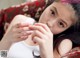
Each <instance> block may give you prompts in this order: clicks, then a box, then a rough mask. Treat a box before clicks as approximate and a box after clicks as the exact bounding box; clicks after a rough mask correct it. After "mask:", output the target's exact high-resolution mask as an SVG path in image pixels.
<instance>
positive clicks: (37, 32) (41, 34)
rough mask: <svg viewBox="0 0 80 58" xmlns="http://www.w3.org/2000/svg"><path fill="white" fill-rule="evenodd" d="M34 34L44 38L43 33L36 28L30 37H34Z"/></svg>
mask: <svg viewBox="0 0 80 58" xmlns="http://www.w3.org/2000/svg"><path fill="white" fill-rule="evenodd" d="M35 36H37V37H39V38H44V37H45V35H44V34H43V33H41V32H40V31H38V30H35V31H34V32H33V33H32V38H34V37H35Z"/></svg>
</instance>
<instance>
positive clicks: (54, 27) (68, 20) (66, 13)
mask: <svg viewBox="0 0 80 58" xmlns="http://www.w3.org/2000/svg"><path fill="white" fill-rule="evenodd" d="M74 14H75V12H74V10H73V8H71V6H69V5H67V4H62V3H60V2H54V3H52V4H51V5H50V6H49V7H47V8H46V9H45V10H44V12H43V13H42V15H41V17H40V19H39V22H40V23H44V24H47V25H48V27H49V28H50V29H51V31H52V32H53V34H59V33H61V32H63V31H65V30H66V29H68V28H69V27H70V26H71V25H72V24H73V23H74V19H73V17H74Z"/></svg>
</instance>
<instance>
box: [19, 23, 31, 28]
mask: <svg viewBox="0 0 80 58" xmlns="http://www.w3.org/2000/svg"><path fill="white" fill-rule="evenodd" d="M29 25H30V24H28V23H21V26H20V27H28V26H29Z"/></svg>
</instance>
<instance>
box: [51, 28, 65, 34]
mask: <svg viewBox="0 0 80 58" xmlns="http://www.w3.org/2000/svg"><path fill="white" fill-rule="evenodd" d="M51 31H52V33H53V34H54V35H56V34H59V33H61V32H63V31H65V29H63V28H59V27H54V28H52V29H51Z"/></svg>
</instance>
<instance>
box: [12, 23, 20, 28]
mask: <svg viewBox="0 0 80 58" xmlns="http://www.w3.org/2000/svg"><path fill="white" fill-rule="evenodd" d="M20 26H21V23H17V24H15V25H14V26H12V28H19V27H20Z"/></svg>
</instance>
